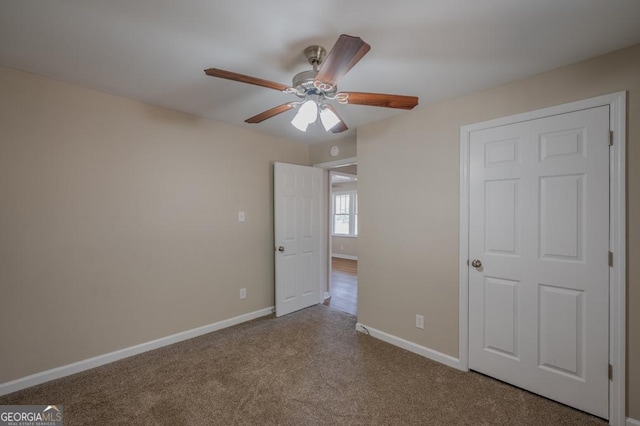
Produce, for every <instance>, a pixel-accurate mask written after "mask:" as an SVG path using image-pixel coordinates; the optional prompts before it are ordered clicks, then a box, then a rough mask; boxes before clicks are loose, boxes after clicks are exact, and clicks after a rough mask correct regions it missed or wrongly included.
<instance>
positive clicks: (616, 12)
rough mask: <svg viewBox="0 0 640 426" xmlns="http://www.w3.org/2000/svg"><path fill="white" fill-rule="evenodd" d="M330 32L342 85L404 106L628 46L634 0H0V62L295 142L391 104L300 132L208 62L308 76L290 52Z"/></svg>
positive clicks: (327, 43)
mask: <svg viewBox="0 0 640 426" xmlns="http://www.w3.org/2000/svg"><path fill="white" fill-rule="evenodd" d="M342 33H345V34H349V35H354V36H360V37H362V38H363V39H364V40H365V41H366V42H368V43H369V44H370V45H371V51H370V52H369V53H368V54H367V55H366V56H365V57H364V58H363V59H362V60H361V61H360V62H359V63H358V64H357V65H356V66H355V67H354V68H353V69H352V70H351V71H350V72H349V74H347V75H346V76H345V77H344V78H343V79H342V80H341V81H340V82H339V88H340V89H341V90H347V91H362V92H381V93H392V94H402V95H415V96H419V98H420V105H419V106H418V107H417V108H425V106H428V105H429V104H430V103H434V102H437V101H440V100H443V99H446V98H451V97H454V96H458V95H461V94H465V93H470V92H474V91H478V90H480V89H483V88H487V87H491V86H494V85H497V84H501V83H504V82H507V81H512V80H515V79H519V78H523V77H526V76H529V75H533V74H536V73H539V72H541V71H545V70H549V69H553V68H556V67H559V66H562V65H565V64H569V63H573V62H577V61H580V60H582V59H586V58H589V57H593V56H596V55H599V54H603V53H606V52H609V51H612V50H615V49H619V48H622V47H626V46H630V45H632V44H635V43H638V42H640V1H638V0H607V1H604V0H466V1H463V0H423V1H418V0H415V1H396V2H390V1H388V0H384V1H381V0H346V1H345V0H326V1H316V2H307V1H302V0H233V1H229V0H207V1H204V0H182V1H172V0H47V1H40V0H2V1H1V2H0V64H2V65H6V66H9V67H14V68H19V69H23V70H27V71H31V72H34V73H38V74H43V75H46V76H49V77H53V78H56V79H60V80H63V81H67V82H70V83H74V84H79V85H81V86H86V87H90V88H93V89H97V90H101V91H104V92H107V93H112V94H116V95H121V96H125V97H128V98H132V99H136V100H140V101H143V102H147V103H151V104H155V105H161V106H164V107H167V108H171V109H175V110H179V111H184V112H187V113H191V114H195V115H198V116H201V117H206V118H210V119H212V120H216V121H222V122H225V123H228V124H231V125H233V126H240V127H246V128H250V129H253V130H255V131H257V132H263V133H266V134H270V135H275V136H280V137H285V138H289V139H294V140H300V141H305V142H314V141H322V140H329V139H336V138H341V137H345V136H348V135H351V134H353V132H354V131H355V129H356V128H357V127H358V126H361V125H363V124H366V123H370V122H373V121H376V120H380V119H383V118H386V117H389V116H392V115H395V114H406V113H407V112H405V111H401V110H393V109H387V108H378V107H367V106H358V105H338V106H336V108H337V109H338V111H339V113H340V115H341V116H342V117H343V119H344V121H345V122H346V123H347V125H348V126H349V131H348V132H345V133H342V134H339V135H333V134H331V133H326V132H324V131H322V126H315V128H313V129H312V128H310V131H308V132H307V133H306V134H304V133H301V132H299V131H298V130H296V129H295V128H293V127H292V126H291V125H290V124H289V122H290V121H291V118H292V116H293V114H294V112H293V111H289V112H287V113H283V114H282V115H279V116H276V117H274V118H271V119H269V120H267V121H265V122H263V123H260V124H245V123H244V120H245V119H246V118H248V117H251V116H253V115H255V114H258V113H260V112H262V111H264V110H266V109H269V108H271V107H273V106H276V105H280V104H283V103H285V102H287V101H289V100H296V99H297V98H295V97H294V96H293V95H287V94H284V93H280V92H278V91H275V90H270V89H266V88H262V87H258V86H253V85H248V84H242V83H238V82H234V81H229V80H222V79H217V78H213V77H208V76H205V74H204V72H203V70H204V69H205V68H209V67H215V68H222V69H226V70H230V71H235V72H238V73H242V74H248V75H251V76H254V77H260V78H264V79H267V80H272V81H275V82H279V83H284V84H291V78H292V77H293V75H294V74H296V73H297V72H300V71H304V70H306V69H309V68H310V66H309V64H308V63H307V62H306V60H305V58H304V55H303V54H302V50H303V49H304V48H305V47H306V46H308V45H312V44H321V45H323V46H324V47H325V48H327V49H330V48H331V46H333V43H334V42H335V41H336V39H337V38H338V36H339V35H340V34H342Z"/></svg>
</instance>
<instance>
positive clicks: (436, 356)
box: [356, 323, 466, 371]
mask: <svg viewBox="0 0 640 426" xmlns="http://www.w3.org/2000/svg"><path fill="white" fill-rule="evenodd" d="M356 330H358V331H359V332H361V333H365V334H369V335H370V336H371V337H375V338H376V339H380V340H382V341H384V342H387V343H391V344H392V345H394V346H398V347H400V348H402V349H406V350H408V351H409V352H413V353H415V354H418V355H421V356H423V357H425V358H429V359H431V360H433V361H437V362H439V363H442V364H445V365H448V366H449V367H453V368H455V369H458V370H463V371H466V370H464V368H463V367H462V363H461V362H460V360H459V359H458V358H455V357H452V356H451V355H447V354H443V353H442V352H438V351H436V350H433V349H430V348H427V347H425V346H420V345H418V344H417V343H413V342H410V341H408V340H405V339H402V338H400V337H397V336H394V335H392V334H388V333H385V332H384V331H380V330H376V329H375V328H373V327H369V326H368V325H363V324H361V323H357V324H356Z"/></svg>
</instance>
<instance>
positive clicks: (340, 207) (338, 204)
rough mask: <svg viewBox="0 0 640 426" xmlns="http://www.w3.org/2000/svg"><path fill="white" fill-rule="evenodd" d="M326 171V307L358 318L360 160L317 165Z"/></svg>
mask: <svg viewBox="0 0 640 426" xmlns="http://www.w3.org/2000/svg"><path fill="white" fill-rule="evenodd" d="M315 167H319V168H322V169H324V171H325V177H324V181H325V194H324V199H325V203H324V205H325V207H324V209H323V211H324V216H325V220H324V221H323V222H324V223H325V232H324V234H325V242H326V244H325V247H326V267H327V275H326V277H327V282H326V290H325V293H324V304H325V305H326V306H329V307H331V308H333V309H337V310H339V311H342V312H345V313H347V314H349V315H354V316H355V315H357V312H358V310H357V300H358V298H357V294H358V251H357V250H358V249H357V245H358V214H357V213H358V210H357V209H358V203H357V184H358V176H357V175H358V166H357V160H356V158H346V159H343V160H337V161H333V162H330V163H323V164H316V165H315Z"/></svg>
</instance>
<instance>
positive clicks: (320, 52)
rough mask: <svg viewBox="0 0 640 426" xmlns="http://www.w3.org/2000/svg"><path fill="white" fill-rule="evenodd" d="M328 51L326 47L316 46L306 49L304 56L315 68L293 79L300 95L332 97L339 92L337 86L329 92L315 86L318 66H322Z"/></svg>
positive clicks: (293, 85) (294, 86)
mask: <svg viewBox="0 0 640 426" xmlns="http://www.w3.org/2000/svg"><path fill="white" fill-rule="evenodd" d="M326 54H327V51H326V49H325V48H324V47H322V46H318V45H314V46H309V47H307V48H306V49H304V56H305V57H306V58H307V61H309V64H311V66H313V69H312V70H309V71H302V72H301V73H298V74H296V75H295V76H294V77H293V84H292V87H293V88H294V89H296V90H297V91H298V93H305V94H308V95H325V96H329V97H332V96H334V95H335V94H336V92H337V91H338V88H337V87H336V86H333V87H331V88H329V90H320V89H319V88H318V87H316V85H315V84H314V83H315V81H316V76H317V75H318V66H320V65H321V64H322V61H324V58H325V56H326Z"/></svg>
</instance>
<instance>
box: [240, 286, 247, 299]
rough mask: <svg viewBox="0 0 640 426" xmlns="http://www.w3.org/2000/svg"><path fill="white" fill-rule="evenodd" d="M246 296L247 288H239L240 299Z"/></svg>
mask: <svg viewBox="0 0 640 426" xmlns="http://www.w3.org/2000/svg"><path fill="white" fill-rule="evenodd" d="M246 298H247V289H246V288H241V289H240V299H246Z"/></svg>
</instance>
